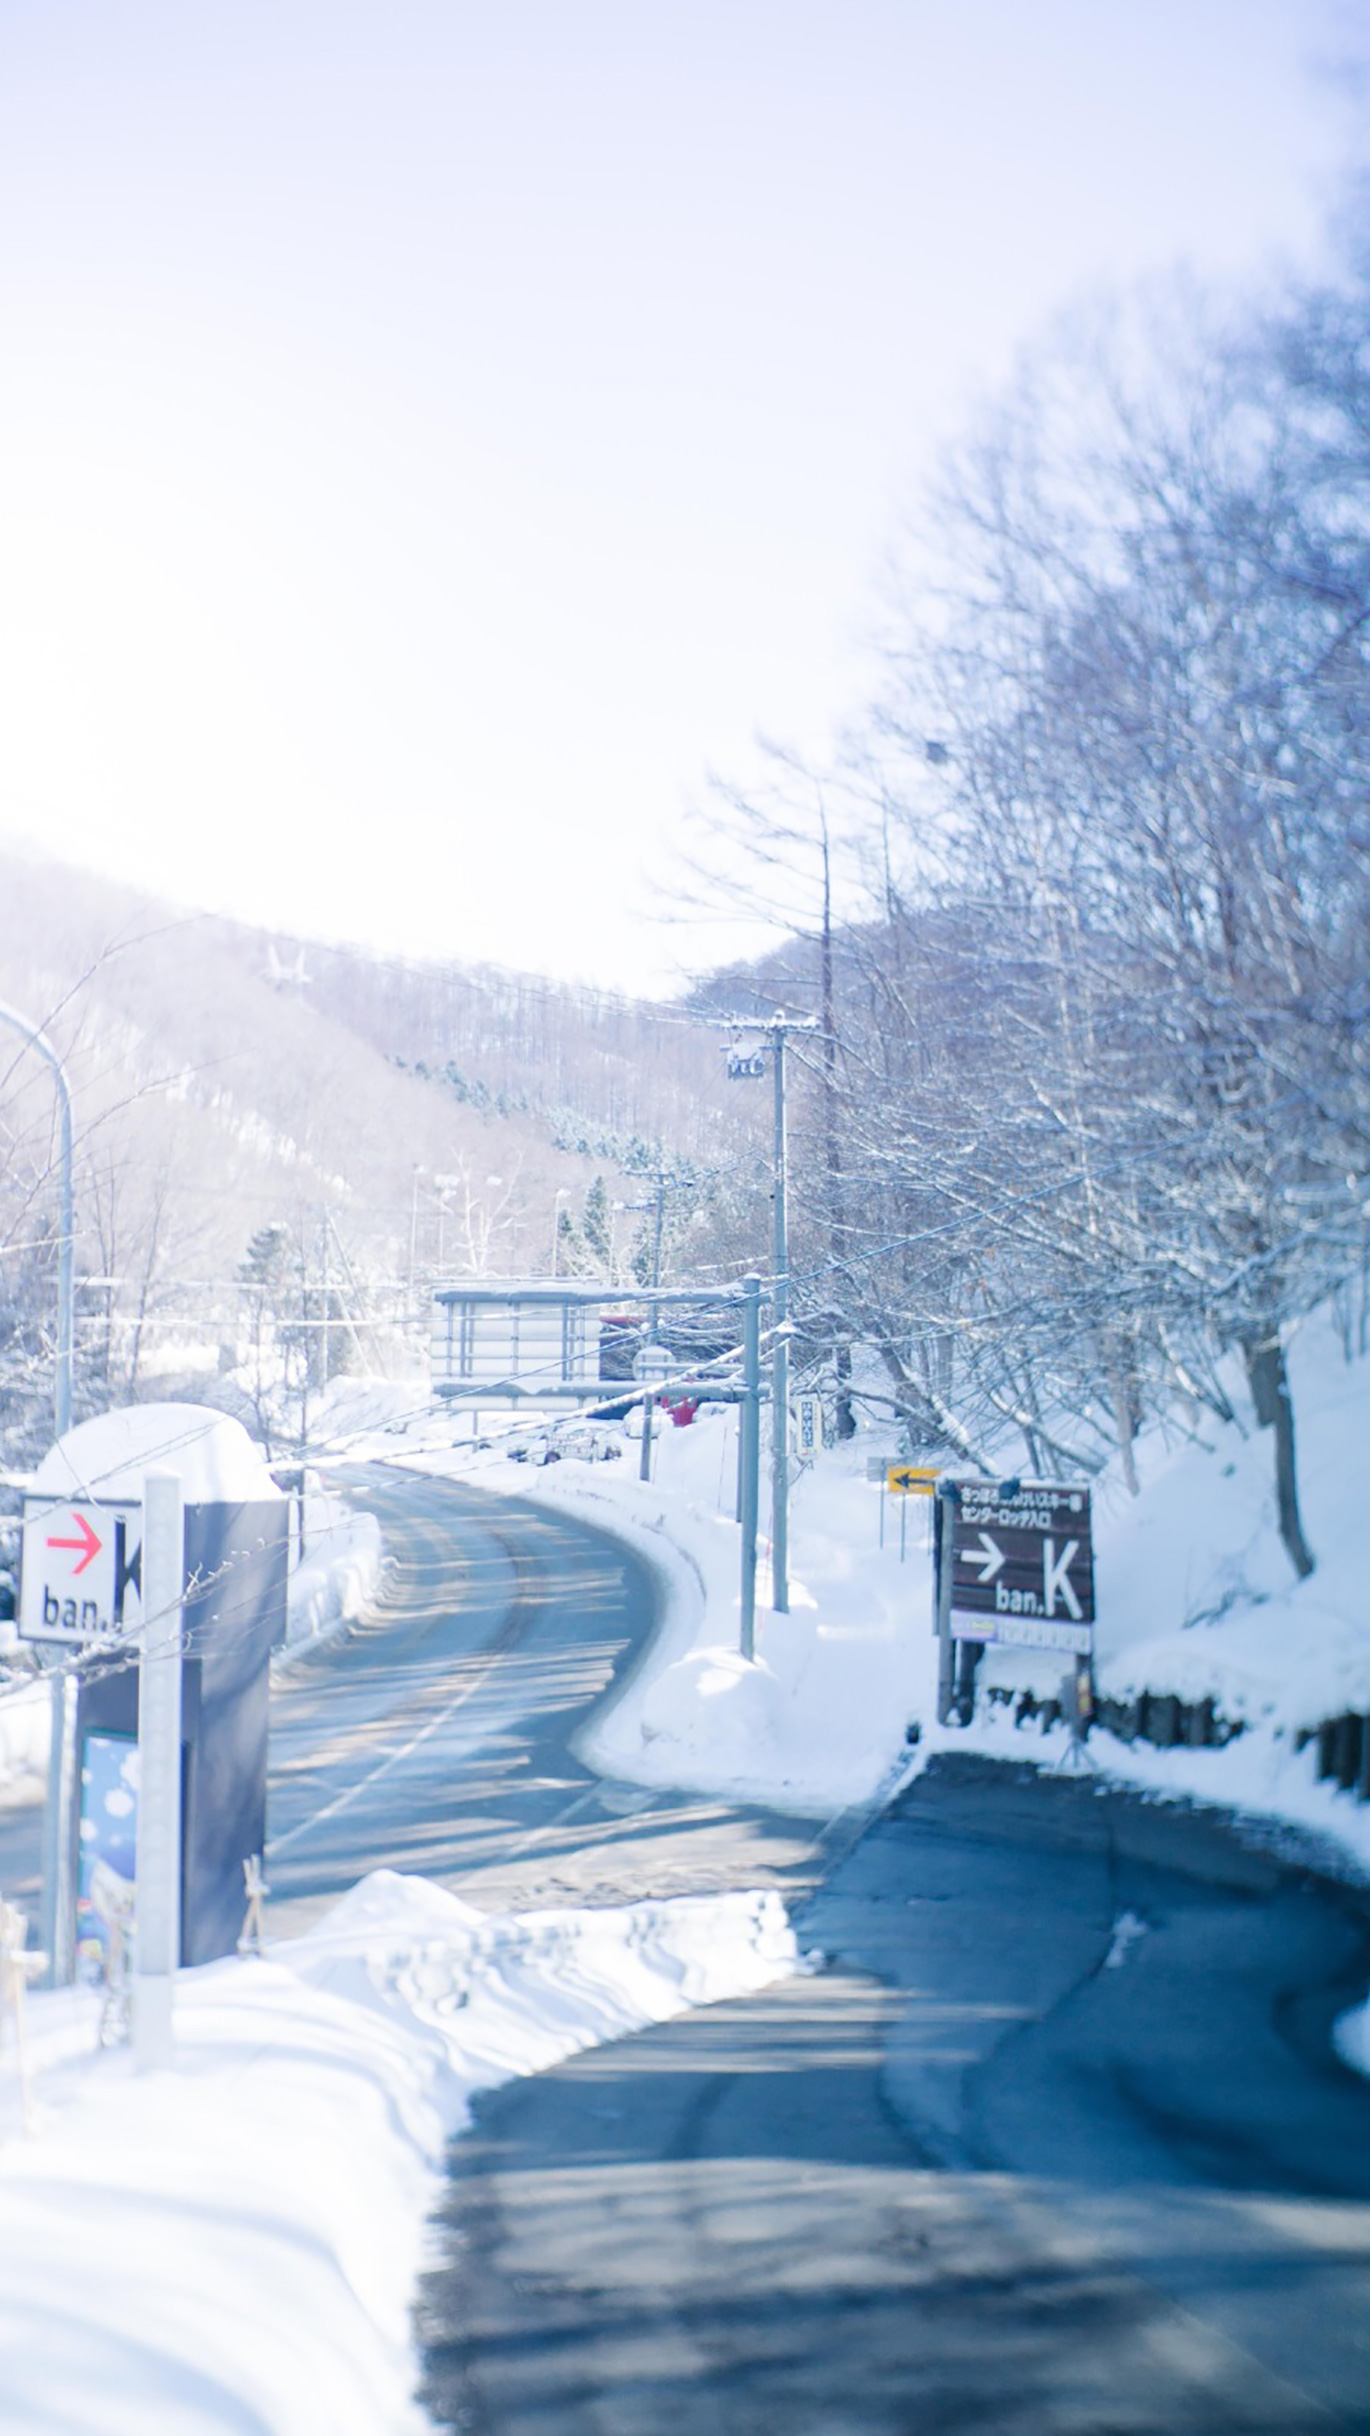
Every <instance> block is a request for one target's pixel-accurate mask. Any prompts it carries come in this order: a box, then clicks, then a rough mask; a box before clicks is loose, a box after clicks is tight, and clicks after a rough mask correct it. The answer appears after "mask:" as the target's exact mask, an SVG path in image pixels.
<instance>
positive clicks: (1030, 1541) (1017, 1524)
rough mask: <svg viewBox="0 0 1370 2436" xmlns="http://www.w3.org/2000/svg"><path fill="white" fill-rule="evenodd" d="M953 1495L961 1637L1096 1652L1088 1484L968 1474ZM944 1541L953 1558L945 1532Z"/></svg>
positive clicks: (956, 1615)
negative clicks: (1069, 1485) (1068, 1485)
mask: <svg viewBox="0 0 1370 2436" xmlns="http://www.w3.org/2000/svg"><path fill="white" fill-rule="evenodd" d="M949 1502H950V1522H951V1532H950V1539H951V1548H950V1555H951V1601H950V1606H951V1629H952V1632H953V1634H954V1635H955V1636H956V1638H957V1639H958V1640H963V1641H1004V1642H1010V1643H1014V1642H1018V1643H1022V1644H1025V1645H1026V1646H1028V1647H1032V1648H1045V1649H1063V1650H1075V1651H1077V1652H1080V1653H1082V1654H1083V1653H1087V1652H1088V1650H1089V1648H1090V1644H1091V1639H1092V1627H1093V1623H1094V1549H1093V1541H1092V1538H1091V1533H1090V1510H1089V1491H1088V1489H1079V1488H1057V1487H1053V1486H1049V1485H1048V1484H1046V1483H1045V1482H1040V1481H1024V1482H1021V1483H1019V1482H1011V1483H1005V1482H1003V1481H997V1480H959V1481H957V1482H956V1483H955V1490H954V1496H953V1497H952V1499H951V1500H950V1501H949ZM943 1549H944V1561H945V1549H946V1539H945V1534H944V1538H943Z"/></svg>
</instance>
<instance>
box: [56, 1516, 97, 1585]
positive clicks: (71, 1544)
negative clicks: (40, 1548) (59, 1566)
mask: <svg viewBox="0 0 1370 2436" xmlns="http://www.w3.org/2000/svg"><path fill="white" fill-rule="evenodd" d="M71 1519H72V1521H73V1522H74V1523H75V1525H76V1528H77V1530H78V1531H79V1532H80V1534H81V1536H80V1538H79V1539H50V1540H49V1541H48V1546H49V1547H50V1548H80V1549H82V1550H83V1551H84V1553H83V1555H82V1558H81V1562H80V1564H79V1565H73V1566H72V1569H71V1570H72V1578H73V1579H75V1576H76V1575H77V1574H78V1573H84V1572H85V1569H86V1567H87V1565H88V1564H90V1563H91V1561H92V1559H93V1558H95V1557H97V1556H98V1555H99V1553H100V1550H101V1549H102V1548H103V1546H104V1544H105V1543H104V1541H103V1540H102V1539H97V1538H96V1536H95V1533H94V1532H93V1531H92V1529H91V1527H90V1524H89V1523H88V1522H87V1521H86V1518H85V1516H84V1514H73V1516H72V1518H71Z"/></svg>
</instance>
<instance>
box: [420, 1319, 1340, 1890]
mask: <svg viewBox="0 0 1370 2436" xmlns="http://www.w3.org/2000/svg"><path fill="white" fill-rule="evenodd" d="M1290 1372H1291V1377H1292V1380H1293V1388H1294V1399H1295V1415H1296V1424H1297V1430H1298V1443H1299V1476H1300V1483H1301V1488H1302V1493H1303V1502H1304V1510H1305V1519H1306V1523H1307V1528H1308V1534H1309V1538H1310V1540H1311V1542H1312V1545H1313V1548H1314V1550H1315V1553H1316V1555H1317V1559H1318V1565H1317V1571H1316V1572H1315V1573H1314V1575H1313V1576H1312V1578H1311V1579H1310V1580H1309V1581H1307V1582H1303V1583H1299V1582H1297V1581H1296V1580H1295V1578H1294V1575H1293V1571H1292V1568H1291V1566H1290V1564H1289V1561H1288V1558H1287V1557H1286V1555H1285V1553H1284V1550H1283V1548H1282V1546H1281V1544H1280V1539H1279V1534H1278V1529H1277V1518H1276V1510H1275V1493H1274V1481H1273V1460H1272V1451H1271V1440H1270V1433H1269V1432H1268V1431H1261V1430H1257V1429H1256V1428H1255V1427H1254V1425H1253V1423H1252V1421H1251V1419H1250V1417H1249V1406H1248V1402H1247V1399H1246V1396H1245V1390H1244V1388H1243V1386H1242V1383H1241V1380H1240V1377H1239V1375H1238V1373H1237V1370H1236V1367H1235V1366H1234V1368H1233V1375H1232V1379H1231V1392H1232V1397H1233V1403H1234V1407H1235V1408H1236V1411H1237V1413H1238V1418H1237V1419H1236V1420H1235V1421H1234V1422H1232V1423H1230V1424H1226V1425H1224V1424H1220V1423H1219V1422H1217V1421H1216V1420H1215V1419H1213V1418H1212V1417H1211V1416H1208V1415H1199V1416H1197V1417H1196V1418H1195V1419H1194V1420H1193V1422H1192V1424H1191V1426H1190V1428H1189V1429H1188V1430H1187V1431H1186V1430H1185V1429H1184V1428H1182V1427H1181V1426H1179V1424H1178V1423H1177V1424H1173V1425H1172V1426H1170V1427H1169V1428H1166V1429H1154V1430H1152V1431H1151V1432H1149V1433H1148V1435H1147V1437H1146V1438H1145V1439H1144V1440H1143V1441H1142V1442H1141V1444H1140V1446H1139V1448H1138V1460H1139V1466H1140V1470H1141V1478H1142V1490H1141V1495H1140V1496H1139V1497H1137V1498H1133V1497H1131V1496H1130V1495H1129V1494H1128V1492H1127V1490H1126V1489H1125V1487H1124V1485H1123V1483H1122V1481H1121V1479H1120V1478H1119V1477H1118V1476H1117V1475H1116V1473H1115V1472H1109V1473H1106V1474H1105V1475H1104V1476H1103V1478H1102V1479H1101V1480H1099V1481H1098V1482H1097V1483H1096V1484H1095V1491H1094V1522H1095V1558H1096V1585H1097V1595H1098V1613H1099V1622H1098V1631H1097V1647H1098V1678H1099V1686H1100V1690H1101V1693H1103V1694H1104V1695H1105V1696H1111V1697H1113V1698H1116V1699H1119V1700H1125V1699H1128V1698H1131V1697H1135V1695H1136V1694H1137V1693H1138V1692H1140V1691H1145V1690H1149V1691H1155V1692H1162V1693H1164V1692H1172V1693H1176V1694H1178V1695H1179V1696H1180V1697H1182V1698H1184V1699H1186V1700H1190V1701H1201V1700H1204V1699H1210V1698H1211V1699H1212V1700H1213V1701H1214V1702H1215V1705H1216V1706H1217V1708H1218V1710H1219V1711H1220V1713H1221V1714H1222V1715H1223V1716H1224V1717H1226V1718H1228V1719H1229V1720H1230V1721H1232V1722H1233V1723H1239V1724H1241V1726H1242V1727H1243V1729H1244V1730H1243V1732H1242V1733H1241V1734H1240V1735H1239V1736H1238V1738H1237V1739H1236V1740H1235V1741H1234V1742H1232V1743H1230V1744H1229V1745H1228V1746H1227V1748H1226V1749H1225V1750H1171V1751H1158V1750H1154V1749H1153V1748H1151V1747H1150V1746H1149V1745H1146V1744H1142V1743H1136V1744H1125V1743H1123V1742H1121V1741H1117V1740H1115V1739H1114V1738H1113V1737H1112V1736H1110V1735H1107V1734H1104V1733H1102V1732H1100V1731H1099V1730H1097V1729H1096V1731H1095V1732H1094V1734H1093V1735H1092V1736H1091V1739H1090V1751H1091V1754H1092V1756H1093V1757H1094V1759H1095V1761H1096V1764H1098V1765H1100V1766H1102V1767H1103V1768H1105V1769H1106V1770H1107V1771H1108V1772H1109V1773H1110V1774H1111V1775H1114V1776H1116V1777H1118V1778H1120V1779H1122V1780H1124V1781H1126V1782H1130V1783H1133V1784H1136V1785H1139V1786H1144V1787H1145V1788H1146V1789H1148V1790H1149V1791H1154V1792H1157V1793H1164V1792H1170V1793H1174V1794H1177V1795H1180V1794H1183V1795H1189V1796H1192V1797H1194V1798H1196V1799H1199V1800H1206V1801H1215V1802H1219V1803H1223V1804H1226V1805H1228V1806H1231V1807H1233V1808H1237V1809H1244V1810H1250V1811H1253V1812H1257V1813H1260V1814H1262V1815H1264V1816H1266V1817H1270V1818H1274V1819H1281V1820H1287V1821H1289V1822H1290V1823H1291V1824H1296V1825H1298V1826H1299V1827H1300V1828H1301V1829H1304V1830H1311V1831H1312V1832H1313V1833H1315V1834H1317V1835H1320V1836H1324V1837H1327V1838H1329V1839H1331V1840H1332V1841H1333V1842H1335V1843H1336V1844H1337V1845H1339V1846H1340V1848H1341V1849H1342V1850H1343V1851H1344V1852H1346V1853H1348V1854H1350V1855H1352V1856H1354V1857H1355V1859H1356V1860H1357V1861H1358V1863H1359V1864H1360V1865H1361V1866H1365V1867H1370V1805H1358V1804H1356V1803H1355V1802H1354V1801H1353V1800H1352V1799H1351V1797H1350V1796H1349V1795H1347V1794H1343V1793H1340V1792H1338V1791H1336V1790H1334V1789H1333V1788H1332V1787H1331V1786H1329V1785H1327V1784H1320V1783H1319V1782H1318V1781H1317V1779H1316V1774H1315V1760H1314V1755H1313V1753H1312V1752H1311V1751H1310V1750H1309V1749H1307V1748H1305V1749H1303V1750H1299V1749H1297V1748H1296V1744H1297V1742H1298V1740H1299V1737H1300V1736H1301V1735H1303V1734H1306V1733H1307V1731H1308V1730H1309V1728H1311V1727H1313V1726H1315V1725H1317V1724H1318V1723H1319V1722H1320V1721H1321V1720H1322V1719H1324V1718H1328V1717H1334V1716H1337V1715H1338V1714H1340V1713H1342V1712H1344V1711H1348V1710H1355V1711H1358V1712H1362V1713H1364V1712H1367V1711H1370V1616H1368V1615H1367V1612H1366V1607H1365V1599H1364V1592H1363V1576H1364V1540H1365V1528H1364V1505H1365V1478H1366V1469H1365V1449H1366V1447H1367V1446H1368V1445H1370V1361H1364V1360H1361V1361H1354V1362H1347V1361H1346V1359H1345V1358H1344V1354H1343V1350H1342V1346H1341V1343H1340V1340H1339V1337H1338V1334H1337V1331H1336V1330H1335V1328H1334V1327H1333V1325H1332V1322H1331V1320H1330V1318H1328V1317H1327V1316H1326V1315H1324V1314H1316V1315H1314V1317H1313V1318H1311V1319H1310V1320H1309V1321H1308V1322H1307V1324H1306V1325H1305V1327H1304V1328H1303V1329H1302V1330H1301V1332H1300V1333H1299V1335H1298V1336H1297V1338H1296V1339H1295V1341H1294V1344H1293V1346H1292V1349H1291V1353H1290ZM465 1426H466V1423H465V1419H464V1417H459V1416H457V1415H455V1414H449V1413H444V1412H443V1411H442V1410H441V1409H440V1408H431V1407H430V1408H429V1409H428V1411H427V1412H425V1414H424V1415H423V1416H422V1418H421V1419H420V1420H418V1421H417V1422H416V1423H415V1426H414V1431H413V1436H412V1438H411V1440H410V1451H409V1452H408V1453H407V1454H404V1453H401V1452H400V1447H401V1445H402V1443H403V1441H402V1440H400V1439H397V1435H396V1430H395V1423H394V1422H393V1421H392V1422H391V1423H390V1425H389V1427H388V1429H387V1431H386V1433H385V1435H384V1437H381V1438H377V1439H376V1440H375V1441H374V1442H373V1447H372V1451H373V1452H374V1453H375V1454H376V1455H378V1456H385V1457H388V1458H389V1459H390V1460H396V1459H398V1460H401V1461H403V1462H406V1463H409V1464H412V1465H414V1466H415V1467H416V1468H419V1469H422V1470H426V1471H433V1472H439V1473H441V1472H448V1473H452V1474H456V1475H459V1476H460V1477H462V1478H466V1479H470V1480H472V1481H473V1482H475V1483H477V1484H478V1485H479V1486H481V1487H484V1488H491V1489H496V1490H499V1491H501V1492H503V1493H504V1494H506V1495H520V1496H525V1497H529V1498H532V1499H534V1500H536V1501H537V1502H539V1503H543V1504H548V1505H556V1506H559V1507H562V1508H563V1509H565V1510H568V1511H574V1512H578V1513H581V1514H583V1515H584V1517H585V1519H586V1520H587V1521H588V1522H597V1523H599V1524H600V1525H601V1526H602V1527H603V1528H605V1529H607V1530H610V1531H613V1532H616V1533H617V1534H618V1535H619V1536H620V1537H622V1538H625V1539H627V1540H628V1541H629V1542H630V1544H631V1545H633V1546H635V1547H639V1548H641V1549H642V1550H643V1552H644V1553H646V1554H648V1555H649V1557H650V1560H651V1561H652V1562H653V1564H654V1566H655V1568H656V1571H657V1574H658V1577H659V1578H660V1579H661V1580H662V1581H663V1583H665V1584H666V1586H667V1597H666V1605H665V1626H664V1629H663V1631H662V1633H661V1635H660V1636H659V1639H658V1642H657V1645H656V1647H655V1648H654V1650H653V1651H652V1653H651V1656H650V1658H649V1661H648V1663H647V1665H646V1666H645V1667H644V1668H642V1669H641V1670H639V1672H638V1673H637V1675H636V1676H635V1677H634V1679H633V1680H632V1681H631V1683H630V1684H629V1686H628V1688H627V1690H626V1692H625V1693H624V1695H623V1696H622V1697H621V1699H620V1700H619V1702H618V1703H617V1705H616V1706H615V1707H614V1708H613V1709H612V1710H611V1712H610V1713H608V1714H607V1715H604V1716H602V1717H600V1718H598V1719H596V1721H595V1723H594V1726H593V1727H592V1729H591V1731H590V1733H589V1734H588V1735H587V1737H586V1738H585V1744H584V1756H585V1758H586V1759H587V1761H588V1763H589V1764H590V1765H591V1766H593V1767H595V1768H596V1769H598V1770H600V1771H602V1772H604V1773H607V1774H611V1775H617V1776H622V1777H626V1778H630V1779H632V1780H634V1781H637V1782H641V1783H644V1784H653V1785H661V1784H677V1785H681V1786H685V1787H696V1788H698V1789H700V1790H702V1791H710V1792H719V1793H730V1794H734V1795H737V1796H739V1797H741V1798H744V1799H755V1800H758V1801H764V1802H768V1803H771V1804H773V1805H774V1806H775V1807H777V1808H779V1809H791V1810H799V1811H809V1812H814V1811H817V1812H824V1811H830V1810H836V1809H839V1808H843V1807H846V1806H848V1805H850V1804H852V1803H856V1802H860V1801H863V1800H869V1799H871V1798H873V1797H874V1796H875V1795H876V1794H877V1792H878V1791H879V1790H880V1789H881V1788H882V1787H887V1786H888V1785H889V1784H890V1783H891V1782H892V1781H894V1777H895V1774H896V1772H897V1771H898V1770H899V1768H900V1765H901V1761H902V1760H903V1759H904V1757H905V1756H906V1743H905V1735H906V1732H907V1730H908V1729H909V1728H910V1727H916V1729H917V1733H918V1736H919V1744H918V1751H919V1755H920V1756H921V1757H925V1756H926V1755H927V1754H928V1753H929V1752H932V1751H935V1750H938V1749H941V1748H956V1749H961V1750H965V1749H967V1748H969V1749H976V1750H980V1751H983V1752H985V1753H986V1754H988V1755H991V1756H995V1757H1000V1758H1005V1759H1015V1760H1025V1759H1026V1760H1042V1761H1045V1762H1047V1763H1048V1764H1052V1763H1055V1762H1058V1761H1059V1760H1060V1759H1061V1758H1062V1756H1063V1755H1064V1753H1065V1750H1066V1747H1067V1737H1066V1734H1065V1732H1064V1729H1061V1728H1055V1729H1048V1730H1047V1731H1046V1732H1045V1733H1043V1732H1042V1731H1040V1730H1039V1728H1038V1727H1037V1725H1035V1724H1033V1725H1029V1726H1023V1725H1018V1724H1015V1722H1014V1719H1013V1713H1012V1707H1011V1705H993V1704H991V1703H990V1702H989V1700H988V1699H987V1698H985V1699H982V1701H981V1703H980V1710H979V1713H978V1715H977V1718H976V1721H975V1723H974V1724H973V1725H972V1726H971V1727H969V1728H967V1729H962V1728H958V1727H947V1728H943V1727H939V1726H938V1725H937V1722H936V1650H935V1643H934V1640H933V1636H932V1630H931V1612H932V1582H931V1555H930V1533H929V1529H928V1519H929V1518H928V1509H927V1504H926V1502H925V1501H923V1500H921V1499H920V1500H912V1499H911V1500H909V1501H908V1504H907V1508H906V1509H905V1510H904V1511H903V1512H902V1513H901V1510H900V1506H899V1504H898V1502H897V1501H896V1500H895V1499H893V1498H889V1499H887V1500H886V1502H885V1511H884V1527H883V1533H882V1528H881V1495H882V1492H881V1490H880V1488H879V1487H878V1485H873V1484H872V1483H871V1482H870V1481H868V1480H867V1478H866V1463H867V1457H868V1455H870V1454H871V1453H879V1454H882V1455H887V1456H888V1457H889V1459H890V1460H891V1461H893V1460H894V1459H895V1458H896V1457H897V1455H898V1452H899V1450H898V1448H897V1446H895V1445H894V1444H893V1443H892V1441H891V1436H890V1433H889V1432H878V1431H874V1430H871V1431H868V1432H863V1433H862V1435H861V1436H860V1437H858V1438H857V1439H856V1440H855V1441H854V1442H853V1443H852V1444H851V1445H849V1446H846V1447H837V1448H833V1449H830V1450H829V1451H828V1452H827V1453H826V1454H824V1455H823V1456H821V1457H820V1458H819V1460H818V1462H817V1463H816V1464H815V1465H814V1466H813V1467H812V1469H810V1470H808V1471H805V1472H804V1473H802V1474H801V1476H800V1477H799V1479H798V1480H797V1482H796V1485H795V1491H794V1502H793V1508H792V1514H791V1531H790V1549H791V1576H792V1586H791V1612H790V1613H789V1614H788V1615H786V1616H781V1615H776V1614H774V1613H773V1612H772V1611H771V1609H770V1608H769V1607H768V1605H767V1604H766V1601H767V1599H768V1596H769V1585H768V1583H767V1580H766V1574H765V1568H764V1566H763V1568H762V1571H761V1576H760V1579H759V1581H758V1613H757V1663H756V1665H755V1666H753V1667H747V1666H744V1665H743V1664H742V1663H741V1661H740V1659H739V1657H738V1655H737V1650H738V1637H739V1633H738V1626H739V1594H738V1560H739V1534H738V1529H737V1525H736V1523H735V1521H734V1520H733V1519H732V1516H733V1510H734V1479H735V1461H736V1422H735V1418H734V1417H733V1415H732V1414H725V1413H724V1412H722V1411H721V1410H719V1409H718V1408H716V1407H715V1408H710V1407H707V1406H706V1407H704V1408H703V1410H702V1411H701V1412H700V1415H699V1417H698V1419H697V1421H696V1422H695V1423H694V1425H693V1426H692V1427H690V1428H689V1429H680V1430H677V1429H671V1428H663V1429H661V1430H660V1431H659V1432H658V1436H657V1442H656V1448H655V1453H654V1466H655V1476H654V1478H653V1481H652V1482H651V1484H650V1485H643V1484H640V1483H639V1482H638V1480H637V1479H636V1477H635V1476H634V1475H635V1472H636V1464H635V1462H634V1461H633V1460H632V1458H633V1456H635V1453H636V1449H635V1448H634V1447H630V1448H628V1449H627V1450H626V1452H627V1454H628V1458H629V1459H628V1460H626V1461H624V1462H622V1463H620V1464H613V1465H611V1464H596V1465H593V1466H591V1465H588V1464H584V1463H580V1462H577V1461H574V1460H568V1461H563V1462H560V1463H557V1464H555V1465H553V1466H551V1467H550V1468H548V1469H546V1470H542V1469H537V1470H535V1469H532V1468H531V1467H529V1466H528V1465H526V1464H514V1463H510V1462H509V1461H508V1459H507V1457H506V1455H505V1454H504V1453H503V1452H502V1451H501V1448H500V1446H499V1444H498V1442H497V1443H496V1444H494V1445H492V1446H491V1447H489V1448H487V1449H484V1450H476V1449H473V1448H472V1447H471V1446H470V1445H469V1444H464V1443H462V1440H461V1437H460V1434H459V1433H460V1432H461V1431H462V1430H463V1429H464V1427H465ZM525 1430H526V1423H525ZM1062 1675H1063V1661H1062V1660H1061V1659H1060V1658H1059V1657H1056V1656H1053V1655H1051V1654H1049V1653H1046V1652H1038V1651H1029V1650H991V1651H990V1652H989V1653H988V1655H987V1657H986V1660H985V1663H984V1666H983V1668H982V1673H981V1683H982V1687H983V1689H984V1691H985V1692H986V1693H988V1691H989V1689H990V1687H991V1686H997V1687H999V1688H1000V1690H1001V1691H1003V1692H1004V1693H1005V1694H1006V1695H1008V1694H1013V1695H1016V1694H1018V1693H1020V1692H1022V1691H1025V1690H1027V1691H1031V1692H1033V1693H1034V1694H1035V1695H1036V1697H1037V1698H1038V1700H1039V1701H1050V1700H1052V1699H1054V1698H1055V1697H1056V1696H1057V1695H1058V1694H1059V1692H1060V1690H1061V1685H1062ZM909 1764H910V1765H914V1764H918V1763H917V1761H910V1762H909Z"/></svg>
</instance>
